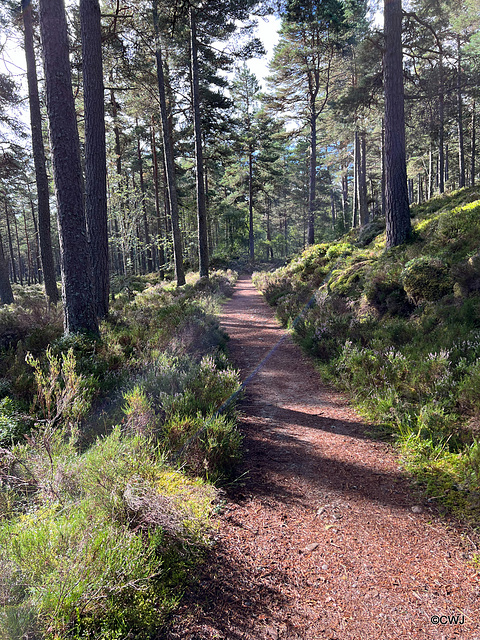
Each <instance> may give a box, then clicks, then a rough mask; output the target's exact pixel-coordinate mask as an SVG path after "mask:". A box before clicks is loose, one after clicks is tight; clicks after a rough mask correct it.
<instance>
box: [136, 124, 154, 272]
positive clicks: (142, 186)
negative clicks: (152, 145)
mask: <svg viewBox="0 0 480 640" xmlns="http://www.w3.org/2000/svg"><path fill="white" fill-rule="evenodd" d="M137 159H138V171H139V176H140V192H141V194H142V215H143V232H144V236H145V254H146V259H147V260H146V269H147V272H148V273H152V271H153V261H152V247H151V239H150V229H149V227H148V217H147V203H146V201H145V197H146V189H145V179H144V176H143V158H142V150H141V147H140V136H139V135H138V136H137Z"/></svg>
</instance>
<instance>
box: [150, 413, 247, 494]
mask: <svg viewBox="0 0 480 640" xmlns="http://www.w3.org/2000/svg"><path fill="white" fill-rule="evenodd" d="M161 441H162V443H163V445H164V446H165V448H166V450H167V451H173V452H175V459H176V460H178V462H179V463H181V464H182V466H183V467H184V468H186V469H187V470H188V471H189V473H192V474H193V475H197V476H204V477H205V478H206V479H207V480H209V481H210V482H215V481H217V480H219V479H222V478H225V477H228V476H229V475H231V471H232V468H233V467H234V465H235V464H236V463H237V462H238V461H239V459H240V451H241V443H242V438H241V434H240V432H239V431H238V429H237V428H236V426H235V423H234V422H233V421H232V420H231V419H230V420H229V419H228V418H227V417H226V416H223V415H222V416H214V417H210V418H203V417H202V416H201V415H200V414H199V415H197V416H196V417H194V418H193V417H189V416H184V415H182V414H180V415H174V416H172V418H171V419H170V420H168V421H167V422H166V423H165V424H164V426H163V429H162V438H161Z"/></svg>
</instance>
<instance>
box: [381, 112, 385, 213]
mask: <svg viewBox="0 0 480 640" xmlns="http://www.w3.org/2000/svg"><path fill="white" fill-rule="evenodd" d="M385 199H386V196H385V118H382V218H385V216H386V203H385Z"/></svg>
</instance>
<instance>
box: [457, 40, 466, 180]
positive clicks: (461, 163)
mask: <svg viewBox="0 0 480 640" xmlns="http://www.w3.org/2000/svg"><path fill="white" fill-rule="evenodd" d="M457 50H458V60H457V106H458V171H459V179H458V180H459V182H458V186H459V187H460V188H462V187H464V186H465V185H466V180H465V149H464V144H463V98H462V49H461V43H460V36H457Z"/></svg>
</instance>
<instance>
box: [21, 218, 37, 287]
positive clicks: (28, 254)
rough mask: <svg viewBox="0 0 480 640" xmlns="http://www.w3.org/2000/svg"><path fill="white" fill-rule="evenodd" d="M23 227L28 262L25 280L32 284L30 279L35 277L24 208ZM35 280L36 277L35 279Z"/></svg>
mask: <svg viewBox="0 0 480 640" xmlns="http://www.w3.org/2000/svg"><path fill="white" fill-rule="evenodd" d="M23 229H24V231H25V242H26V243H27V264H28V276H27V282H28V284H29V285H30V284H32V281H33V280H34V279H35V276H34V269H33V264H32V251H31V249H30V238H29V237H28V228H27V214H26V213H25V208H24V209H23ZM35 282H36V279H35Z"/></svg>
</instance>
